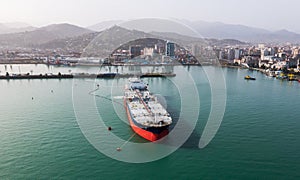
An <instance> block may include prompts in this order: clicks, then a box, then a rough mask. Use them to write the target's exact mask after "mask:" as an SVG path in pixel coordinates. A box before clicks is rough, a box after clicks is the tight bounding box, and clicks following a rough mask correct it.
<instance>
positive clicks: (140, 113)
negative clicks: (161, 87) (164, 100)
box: [124, 78, 172, 142]
mask: <svg viewBox="0 0 300 180" xmlns="http://www.w3.org/2000/svg"><path fill="white" fill-rule="evenodd" d="M124 106H125V109H126V113H127V117H128V121H129V123H130V126H131V128H132V130H133V131H134V132H135V133H137V134H138V135H139V136H141V137H143V138H144V139H146V140H148V141H151V142H153V141H157V140H159V139H161V138H163V137H164V136H166V135H168V133H169V126H170V125H171V124H172V118H171V116H170V114H169V113H168V112H167V111H166V109H165V108H164V107H163V106H162V105H161V104H160V103H159V102H158V100H157V97H156V96H154V95H153V94H151V93H150V91H149V90H148V84H146V83H144V82H143V81H142V80H140V79H139V78H130V79H129V83H128V84H127V85H126V86H125V95H124Z"/></svg>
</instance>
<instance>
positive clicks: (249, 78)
mask: <svg viewBox="0 0 300 180" xmlns="http://www.w3.org/2000/svg"><path fill="white" fill-rule="evenodd" d="M245 79H246V80H256V78H255V77H251V76H249V75H247V76H245Z"/></svg>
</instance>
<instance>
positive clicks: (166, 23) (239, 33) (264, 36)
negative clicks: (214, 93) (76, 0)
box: [87, 18, 300, 44]
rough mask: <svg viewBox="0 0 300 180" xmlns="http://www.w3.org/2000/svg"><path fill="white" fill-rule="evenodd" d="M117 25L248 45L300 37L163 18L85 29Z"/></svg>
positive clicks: (106, 23)
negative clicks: (247, 43) (240, 42)
mask: <svg viewBox="0 0 300 180" xmlns="http://www.w3.org/2000/svg"><path fill="white" fill-rule="evenodd" d="M113 25H119V26H121V27H125V28H128V29H136V30H140V31H144V32H151V31H160V32H176V33H178V34H183V35H187V36H192V37H202V38H213V39H237V40H239V41H245V42H249V43H286V42H290V43H297V44H298V43H300V34H298V33H295V32H291V31H288V30H285V29H282V30H278V31H270V30H266V29H263V28H255V27H249V26H245V25H235V24H225V23H221V22H206V21H188V20H174V21H171V20H165V19H151V18H147V19H138V20H131V21H121V20H114V21H104V22H101V23H98V24H95V25H93V26H89V27H87V28H89V29H91V30H94V31H100V30H103V29H104V27H111V26H113Z"/></svg>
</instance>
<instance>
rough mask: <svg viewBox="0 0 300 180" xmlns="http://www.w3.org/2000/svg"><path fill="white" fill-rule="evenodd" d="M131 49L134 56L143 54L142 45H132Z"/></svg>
mask: <svg viewBox="0 0 300 180" xmlns="http://www.w3.org/2000/svg"><path fill="white" fill-rule="evenodd" d="M129 49H130V54H131V57H132V58H134V57H137V56H140V55H141V50H142V47H141V46H130V47H129Z"/></svg>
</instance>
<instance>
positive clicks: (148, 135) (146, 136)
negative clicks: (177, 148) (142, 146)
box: [124, 100, 169, 142]
mask: <svg viewBox="0 0 300 180" xmlns="http://www.w3.org/2000/svg"><path fill="white" fill-rule="evenodd" d="M124 106H125V109H126V114H127V118H128V121H129V123H130V126H131V128H132V130H133V131H134V132H135V133H137V134H138V135H139V136H141V137H143V138H144V139H146V140H148V141H151V142H154V141H157V140H159V139H161V138H163V137H165V136H166V135H168V134H169V130H168V129H165V130H163V131H162V132H161V133H159V134H156V133H153V132H150V131H147V130H145V129H142V128H140V127H138V126H137V125H135V124H134V122H133V119H132V118H131V115H130V111H129V109H128V107H127V103H126V100H124Z"/></svg>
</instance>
